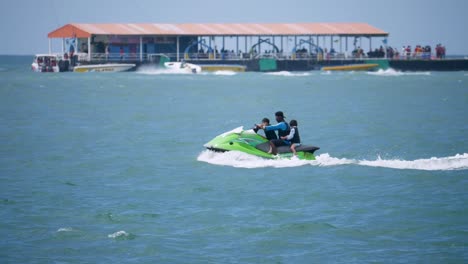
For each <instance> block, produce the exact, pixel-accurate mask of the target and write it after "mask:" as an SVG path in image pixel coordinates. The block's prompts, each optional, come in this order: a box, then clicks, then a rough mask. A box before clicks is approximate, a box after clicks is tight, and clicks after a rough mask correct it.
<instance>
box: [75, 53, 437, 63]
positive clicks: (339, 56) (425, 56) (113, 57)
mask: <svg viewBox="0 0 468 264" xmlns="http://www.w3.org/2000/svg"><path fill="white" fill-rule="evenodd" d="M77 55H78V61H81V62H84V61H89V59H88V55H87V54H85V53H78V54H77ZM162 58H164V59H162ZM261 58H272V59H276V60H309V61H311V60H312V61H323V60H359V59H365V60H369V59H384V57H381V56H380V57H372V56H370V57H369V56H367V55H360V56H358V55H354V54H351V53H325V54H322V53H304V52H280V53H273V52H265V53H253V52H250V53H245V52H237V53H236V52H223V53H219V52H218V53H185V54H184V53H179V54H177V53H144V54H142V55H141V56H140V54H139V53H123V54H121V53H92V54H91V62H100V63H105V62H119V61H125V62H150V63H159V62H160V61H161V60H164V61H177V60H179V61H181V60H187V61H200V62H203V61H216V60H218V61H230V60H232V61H239V60H254V59H261ZM387 59H390V60H434V59H439V58H436V57H435V54H434V53H419V54H410V55H409V56H408V55H407V54H400V55H398V56H396V55H394V56H393V57H392V58H387Z"/></svg>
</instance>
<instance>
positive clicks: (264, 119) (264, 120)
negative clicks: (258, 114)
mask: <svg viewBox="0 0 468 264" xmlns="http://www.w3.org/2000/svg"><path fill="white" fill-rule="evenodd" d="M262 122H265V123H268V124H270V119H268V118H266V117H265V118H263V119H262Z"/></svg>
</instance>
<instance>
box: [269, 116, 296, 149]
mask: <svg viewBox="0 0 468 264" xmlns="http://www.w3.org/2000/svg"><path fill="white" fill-rule="evenodd" d="M284 118H285V116H284V114H283V112H282V111H278V112H276V113H275V119H276V122H278V124H276V125H270V126H264V127H263V129H264V130H265V132H267V131H275V130H277V131H278V137H279V139H273V140H270V150H269V151H268V153H272V154H273V155H276V154H278V149H277V147H279V146H288V144H287V143H286V142H285V141H284V140H282V139H281V137H285V136H288V135H289V131H290V127H289V124H288V123H287V122H286V121H285V120H284Z"/></svg>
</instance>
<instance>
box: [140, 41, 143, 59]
mask: <svg viewBox="0 0 468 264" xmlns="http://www.w3.org/2000/svg"><path fill="white" fill-rule="evenodd" d="M142 61H143V36H140V62H142Z"/></svg>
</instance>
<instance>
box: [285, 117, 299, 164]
mask: <svg viewBox="0 0 468 264" xmlns="http://www.w3.org/2000/svg"><path fill="white" fill-rule="evenodd" d="M289 126H290V131H289V135H287V136H284V137H281V139H282V140H284V141H285V142H286V143H288V145H290V146H291V151H292V153H293V155H294V156H296V147H299V146H300V145H301V137H300V136H299V129H298V128H297V121H296V120H294V119H293V120H291V121H290V122H289Z"/></svg>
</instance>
